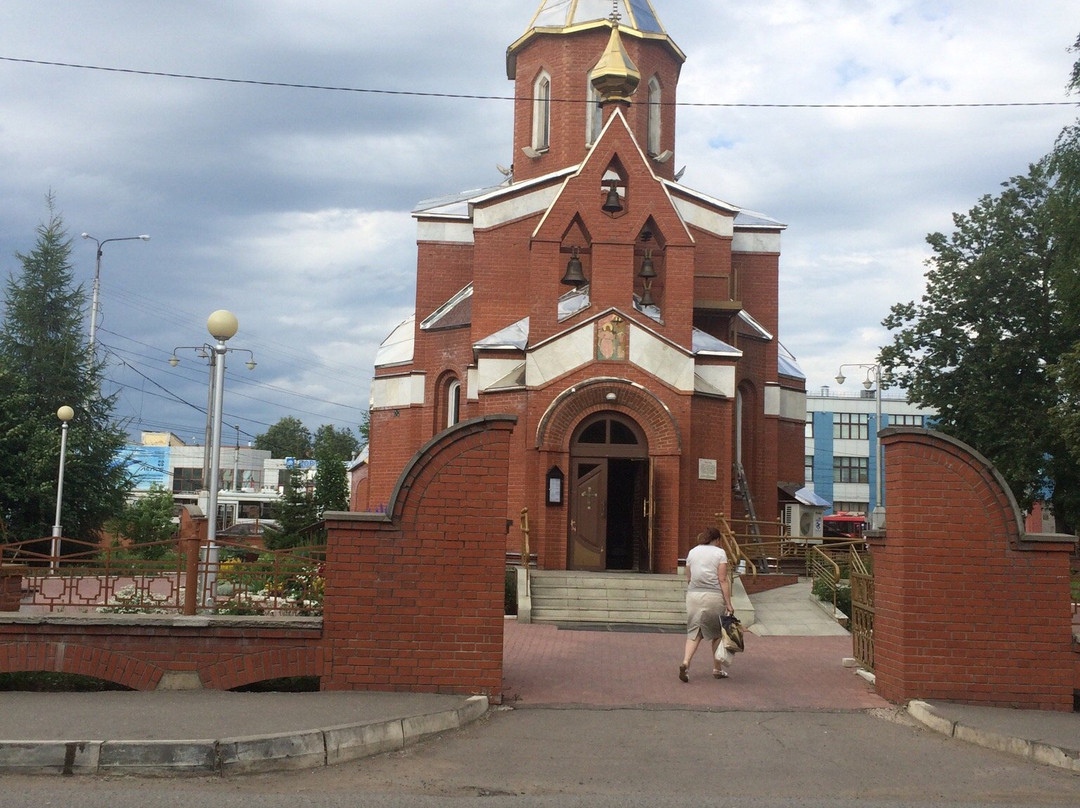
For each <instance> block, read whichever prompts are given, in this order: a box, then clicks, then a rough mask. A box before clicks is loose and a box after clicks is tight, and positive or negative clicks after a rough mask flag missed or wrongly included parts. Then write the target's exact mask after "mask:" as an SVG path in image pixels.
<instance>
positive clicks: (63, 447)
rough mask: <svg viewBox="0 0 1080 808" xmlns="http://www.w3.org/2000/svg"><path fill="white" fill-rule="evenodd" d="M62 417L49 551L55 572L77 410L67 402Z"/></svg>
mask: <svg viewBox="0 0 1080 808" xmlns="http://www.w3.org/2000/svg"><path fill="white" fill-rule="evenodd" d="M56 417H57V418H59V419H60V474H59V476H58V478H57V482H56V520H55V522H54V523H53V529H52V546H51V548H50V551H49V556H50V558H49V572H50V573H55V572H56V570H57V567H58V565H59V563H60V533H61V528H60V503H61V502H62V501H63V498H64V459H65V457H66V455H67V435H68V421H70V420H71V419H72V418H74V417H75V410H73V409H71V407H69V406H67V405H66V404H65V405H64V406H63V407H61V408H60V409H58V410H57V411H56Z"/></svg>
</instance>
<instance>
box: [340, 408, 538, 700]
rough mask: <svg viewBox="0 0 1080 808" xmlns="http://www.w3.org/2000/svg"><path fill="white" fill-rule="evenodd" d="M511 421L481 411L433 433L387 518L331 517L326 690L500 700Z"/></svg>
mask: <svg viewBox="0 0 1080 808" xmlns="http://www.w3.org/2000/svg"><path fill="white" fill-rule="evenodd" d="M516 420H517V419H516V418H514V417H513V416H504V415H494V416H485V417H482V418H474V419H472V420H470V421H465V422H463V423H461V424H458V425H457V426H455V427H452V428H451V429H448V430H446V431H445V432H441V433H440V434H438V435H436V436H435V437H434V438H432V439H431V441H429V442H428V443H427V444H426V445H425V446H424V447H423V448H422V449H421V450H420V451H419V452H418V453H417V454H416V456H415V457H414V458H413V459H412V461H410V463H409V464H408V465H407V466H406V467H405V470H404V471H403V472H402V474H401V477H400V478H399V480H398V483H397V487H396V488H395V489H394V492H393V494H392V496H391V498H390V501H389V507H388V509H387V510H388V512H387V513H386V514H361V513H330V514H326V517H325V520H326V528H327V549H326V567H325V570H324V577H325V581H326V591H325V597H324V606H323V609H324V611H323V642H324V658H325V660H326V669H325V672H324V674H323V677H322V688H323V689H324V690H383V691H410V692H422V693H461V694H469V695H485V696H488V697H490V698H493V699H495V700H498V698H499V697H500V694H501V692H502V645H503V621H504V617H503V612H504V609H503V606H504V599H503V590H504V586H505V570H506V533H507V520H506V513H507V506H506V502H507V477H508V466H509V455H510V451H509V450H510V437H511V434H512V430H513V428H514V424H515V423H516Z"/></svg>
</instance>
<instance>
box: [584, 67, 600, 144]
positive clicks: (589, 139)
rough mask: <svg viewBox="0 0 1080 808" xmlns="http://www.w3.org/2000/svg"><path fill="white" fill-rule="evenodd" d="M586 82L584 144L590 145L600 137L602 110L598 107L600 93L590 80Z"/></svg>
mask: <svg viewBox="0 0 1080 808" xmlns="http://www.w3.org/2000/svg"><path fill="white" fill-rule="evenodd" d="M586 84H587V85H588V87H587V88H586V90H585V98H586V101H585V145H587V146H591V145H592V144H594V143H595V142H596V141H597V140H599V139H600V131H601V130H602V129H603V128H604V111H603V110H602V109H601V108H600V93H598V92H597V91H596V88H595V87H594V86H593V83H592V81H591V80H590V81H588V82H586Z"/></svg>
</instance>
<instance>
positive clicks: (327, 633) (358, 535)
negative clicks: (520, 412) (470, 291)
mask: <svg viewBox="0 0 1080 808" xmlns="http://www.w3.org/2000/svg"><path fill="white" fill-rule="evenodd" d="M514 423H515V419H514V418H513V417H509V416H487V417H483V418H477V419H474V420H472V421H466V422H464V423H462V424H459V425H457V426H456V427H454V428H452V429H449V430H446V431H445V432H442V433H440V434H439V435H437V436H436V437H435V438H433V439H432V440H431V441H430V442H429V443H428V444H427V445H426V446H425V447H424V448H423V449H422V450H421V451H420V452H419V453H418V454H417V456H416V457H414V458H413V460H412V461H411V462H410V463H409V465H408V466H407V467H406V469H405V470H404V472H403V473H402V475H401V478H400V480H399V482H398V485H397V488H396V489H395V491H394V494H393V497H392V498H391V501H390V508H389V513H387V514H357V513H335V514H327V516H326V520H325V521H326V528H327V549H326V561H325V565H324V570H323V574H324V580H325V594H324V603H323V616H322V617H239V616H226V615H216V614H211V615H193V616H183V615H176V614H168V615H166V614H64V613H54V614H29V613H19V612H18V611H15V610H17V609H18V606H19V602H18V597H17V592H18V587H19V584H20V582H21V578H20V577H18V576H15V575H13V576H11V578H10V580H9V581H7V582H6V583H5V590H4V591H5V592H6V591H9V590H10V592H11V593H15V594H10V593H9V594H10V597H8V600H9V601H12V602H11V603H8V604H6V605H7V606H8V607H9V608H10V609H12V611H9V612H7V613H0V672H14V671H52V672H65V673H75V674H81V675H85V676H93V677H96V678H100V679H106V680H109V681H113V682H118V683H120V684H122V685H125V686H127V687H131V688H134V689H137V690H154V689H156V688H159V687H169V688H185V689H188V688H199V687H205V688H215V689H231V688H234V687H239V686H242V685H246V684H250V683H253V682H258V681H263V680H266V679H278V678H283V677H293V676H318V677H321V686H322V688H323V689H325V690H387V691H412V692H424V693H451V694H468V695H485V696H488V697H489V698H491V699H492V700H493V701H498V700H499V698H500V693H501V688H502V641H503V590H504V572H505V563H504V550H505V544H506V530H507V524H506V500H507V478H508V474H507V470H508V465H509V444H510V436H511V434H512V430H513V426H514Z"/></svg>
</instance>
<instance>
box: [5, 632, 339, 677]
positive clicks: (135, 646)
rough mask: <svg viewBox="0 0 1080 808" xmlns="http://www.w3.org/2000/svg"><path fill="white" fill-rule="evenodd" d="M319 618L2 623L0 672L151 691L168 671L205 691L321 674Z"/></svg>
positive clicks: (321, 658) (321, 653)
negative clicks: (72, 677)
mask: <svg viewBox="0 0 1080 808" xmlns="http://www.w3.org/2000/svg"><path fill="white" fill-rule="evenodd" d="M318 622H319V621H318V619H317V618H251V617H233V618H229V617H215V618H212V621H211V622H210V624H209V625H206V619H205V618H201V617H200V618H190V617H189V618H184V617H172V616H165V615H78V616H67V617H63V616H56V617H52V618H47V619H43V618H42V617H41V616H40V615H35V616H25V617H17V616H11V617H5V619H4V621H3V622H0V671H4V672H11V671H55V672H61V673H74V674H79V675H81V676H93V677H95V678H98V679H106V680H108V681H111V682H117V683H119V684H121V685H124V686H126V687H130V688H132V689H134V690H154V689H156V688H157V687H158V685H159V684H160V683H161V682H162V679H163V677H164V676H166V674H187V675H189V676H191V677H193V678H195V679H197V681H198V682H200V683H201V684H202V686H203V687H205V688H211V689H217V690H228V689H231V688H234V687H240V686H242V685H246V684H250V683H251V682H260V681H263V680H265V679H278V678H282V677H286V676H319V675H320V674H321V673H322V667H323V652H322V649H321V647H320V642H321V635H322V632H321V631H320V630H319V627H318Z"/></svg>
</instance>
